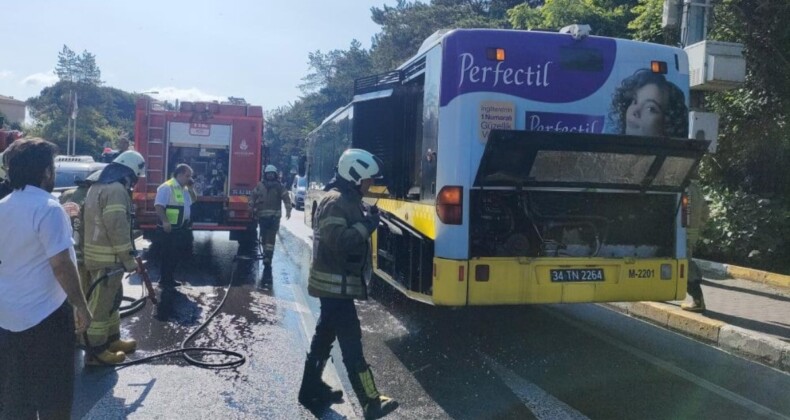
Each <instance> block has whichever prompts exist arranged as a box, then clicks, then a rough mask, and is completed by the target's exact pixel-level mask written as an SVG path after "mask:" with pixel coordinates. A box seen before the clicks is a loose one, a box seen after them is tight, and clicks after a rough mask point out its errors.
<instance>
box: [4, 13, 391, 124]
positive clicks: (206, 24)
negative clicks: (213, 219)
mask: <svg viewBox="0 0 790 420" xmlns="http://www.w3.org/2000/svg"><path fill="white" fill-rule="evenodd" d="M3 3H4V4H3V15H4V16H5V17H6V18H7V19H5V20H4V23H3V24H2V25H0V40H2V47H0V52H2V54H1V57H0V95H5V96H12V97H14V98H16V99H20V100H25V99H27V98H30V97H33V96H37V95H38V94H39V92H40V91H41V89H42V88H44V87H45V86H48V85H52V84H54V83H55V82H57V76H55V74H54V73H53V69H54V68H55V64H56V63H57V56H58V52H60V51H61V49H62V48H63V45H64V44H65V45H67V46H68V47H69V48H71V49H72V50H73V51H75V52H77V53H78V54H79V53H81V52H82V51H83V50H87V51H89V52H90V53H92V54H94V55H95V56H96V62H97V64H98V66H99V68H100V69H101V72H102V74H101V76H102V80H103V81H104V82H105V85H106V86H112V87H115V88H119V89H123V90H125V91H129V92H137V93H143V92H150V91H156V92H159V93H158V94H152V95H151V96H154V97H155V98H157V99H162V100H165V99H166V100H170V101H173V100H175V99H180V100H182V101H183V100H224V99H225V98H227V97H228V96H236V97H243V98H245V99H246V100H247V102H249V103H250V104H253V105H261V106H263V108H264V110H272V109H275V108H277V107H280V106H283V105H288V104H290V103H293V102H294V101H296V100H297V99H299V96H300V95H301V92H300V90H299V88H298V86H299V84H301V83H302V80H301V79H302V78H303V77H304V76H306V75H307V74H308V72H309V67H308V65H307V60H308V58H307V57H308V54H309V53H310V52H313V51H316V50H321V51H322V52H328V51H331V50H334V49H348V47H349V45H350V44H351V41H352V40H353V39H356V40H358V41H360V42H361V43H362V46H363V47H364V48H370V45H371V39H372V38H373V36H374V35H375V34H376V33H378V32H379V31H380V29H381V28H380V27H379V26H378V25H376V24H375V23H373V21H372V20H371V19H370V8H371V7H382V6H383V5H385V4H386V5H390V6H394V5H395V4H396V0H333V1H326V0H288V1H271V0H222V1H219V0H215V1H208V0H159V1H152V0H133V1H106V0H24V1H19V0H17V1H9V2H3Z"/></svg>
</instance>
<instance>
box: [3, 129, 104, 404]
mask: <svg viewBox="0 0 790 420" xmlns="http://www.w3.org/2000/svg"><path fill="white" fill-rule="evenodd" d="M55 153H56V147H55V145H54V144H52V143H50V142H48V141H45V140H42V139H39V138H31V139H22V140H18V141H17V142H15V143H14V144H13V145H12V146H11V147H9V149H8V150H7V151H6V152H5V154H6V156H5V158H6V161H7V163H8V177H9V182H10V185H11V187H12V188H13V192H11V194H9V195H8V196H7V197H5V198H4V199H2V200H0V238H7V239H8V238H13V246H2V247H0V372H2V373H0V389H2V392H0V400H1V401H2V411H0V418H2V419H18V418H25V419H27V418H36V417H38V418H41V419H68V418H70V416H71V407H72V399H73V394H74V355H75V352H76V347H75V332H76V333H77V334H82V333H83V332H85V331H86V330H87V328H88V325H90V323H91V320H92V316H91V312H90V310H88V304H87V302H86V301H85V295H84V294H83V290H82V288H81V287H80V279H79V275H78V274H77V266H76V256H75V254H74V247H73V243H72V236H71V235H72V230H71V223H70V222H69V219H68V216H67V215H66V213H65V212H64V211H63V208H61V206H60V204H59V203H58V201H57V200H56V199H55V198H54V197H53V196H52V195H51V194H50V192H51V191H52V189H53V188H54V186H55V163H54V156H55Z"/></svg>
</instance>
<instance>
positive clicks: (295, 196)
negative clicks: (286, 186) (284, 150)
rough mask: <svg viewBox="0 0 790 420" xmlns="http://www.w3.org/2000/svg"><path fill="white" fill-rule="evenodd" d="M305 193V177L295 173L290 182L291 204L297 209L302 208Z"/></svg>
mask: <svg viewBox="0 0 790 420" xmlns="http://www.w3.org/2000/svg"><path fill="white" fill-rule="evenodd" d="M306 193H307V177H304V176H299V175H296V176H294V181H293V183H292V184H291V204H293V206H294V207H296V209H297V210H303V209H304V196H305V194H306Z"/></svg>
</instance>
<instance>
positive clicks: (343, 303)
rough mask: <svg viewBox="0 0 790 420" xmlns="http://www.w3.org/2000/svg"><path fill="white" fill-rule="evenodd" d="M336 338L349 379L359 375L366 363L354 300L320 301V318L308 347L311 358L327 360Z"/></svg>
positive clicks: (323, 299)
mask: <svg viewBox="0 0 790 420" xmlns="http://www.w3.org/2000/svg"><path fill="white" fill-rule="evenodd" d="M335 338H337V341H338V343H340V351H341V353H342V354H343V364H344V365H346V369H347V370H348V373H349V375H353V374H354V373H355V372H358V371H359V369H360V366H361V365H363V364H364V363H365V358H364V356H363V354H362V329H361V328H360V327H359V317H358V316H357V308H356V307H355V306H354V300H353V299H332V298H321V315H320V316H319V317H318V322H317V323H316V325H315V334H314V335H313V341H312V342H311V343H310V357H313V358H316V359H319V360H326V359H328V358H329V352H330V351H331V350H332V343H333V342H334V341H335Z"/></svg>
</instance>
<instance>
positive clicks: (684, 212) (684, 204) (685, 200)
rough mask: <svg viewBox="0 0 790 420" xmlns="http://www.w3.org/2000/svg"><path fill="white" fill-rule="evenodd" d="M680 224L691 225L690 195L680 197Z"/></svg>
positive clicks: (683, 225)
mask: <svg viewBox="0 0 790 420" xmlns="http://www.w3.org/2000/svg"><path fill="white" fill-rule="evenodd" d="M680 225H681V226H682V227H687V226H688V225H689V196H688V194H683V196H681V197H680Z"/></svg>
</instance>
